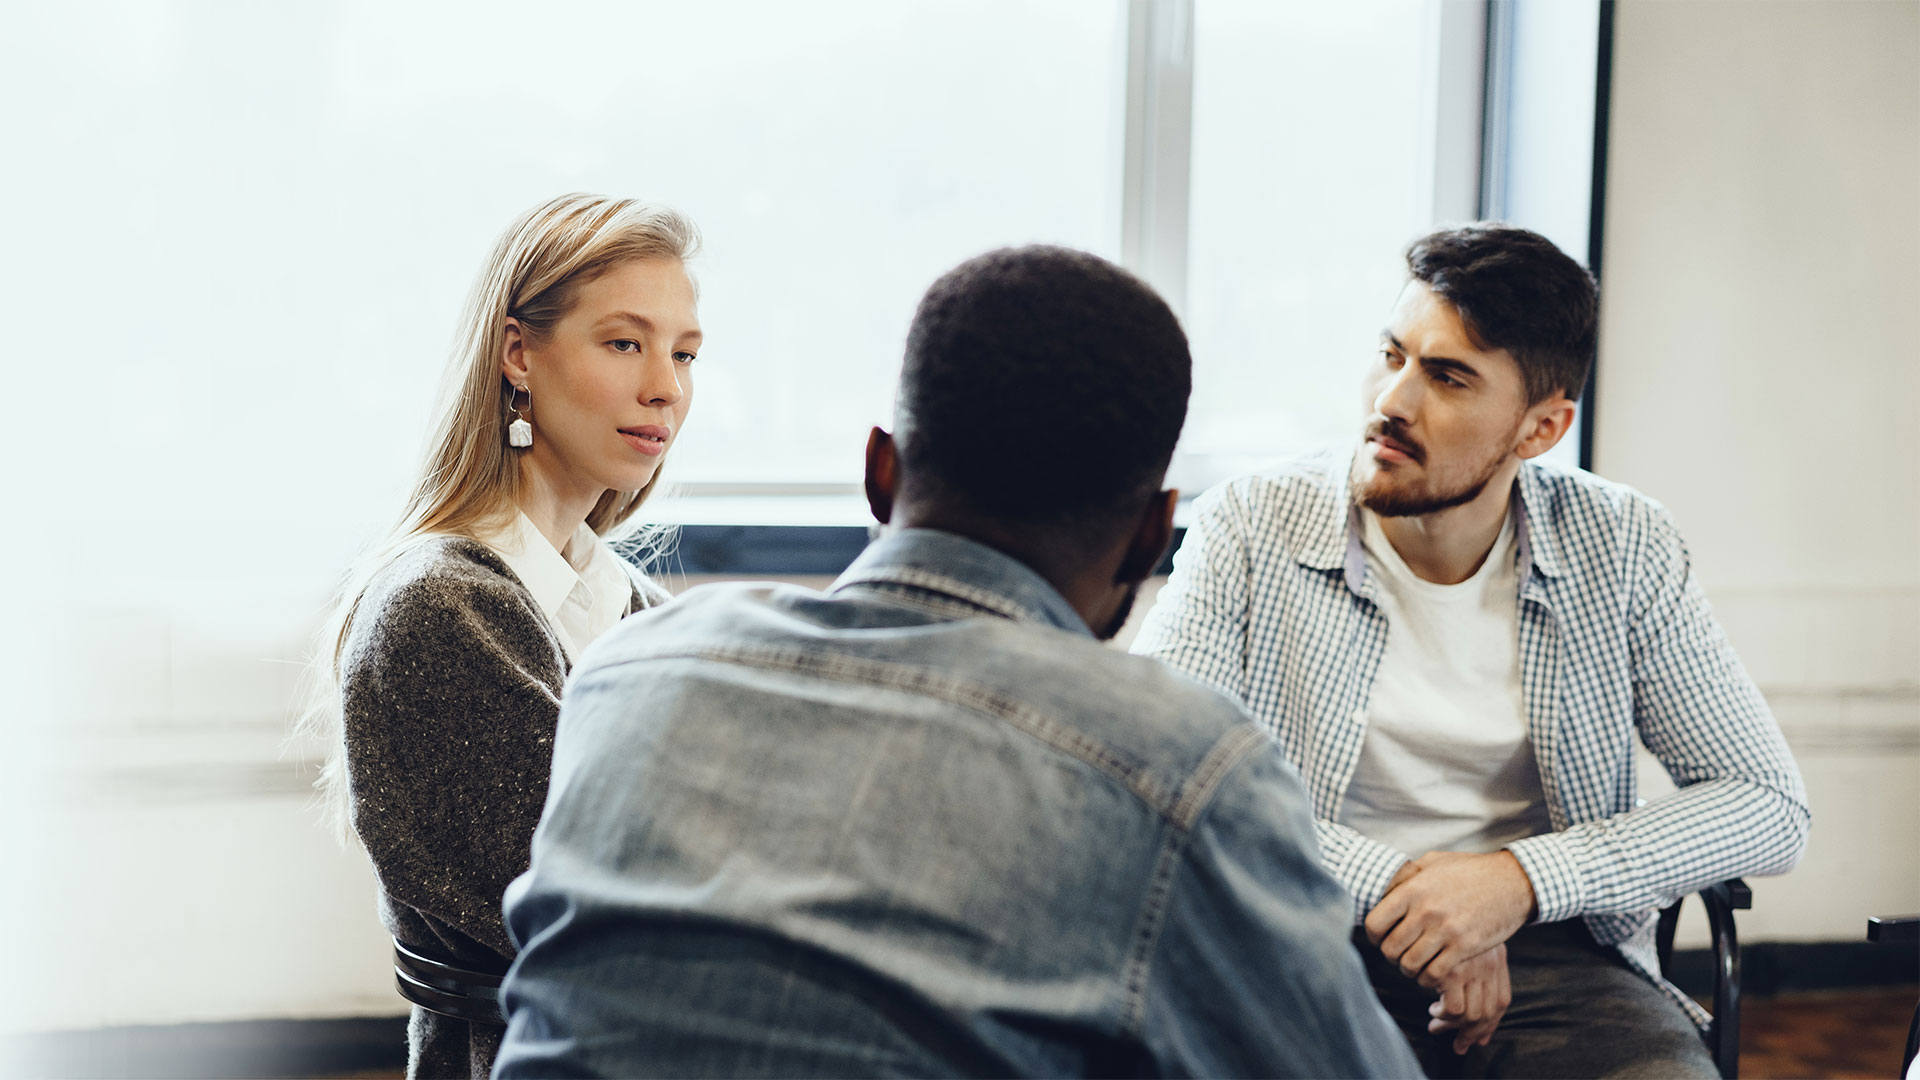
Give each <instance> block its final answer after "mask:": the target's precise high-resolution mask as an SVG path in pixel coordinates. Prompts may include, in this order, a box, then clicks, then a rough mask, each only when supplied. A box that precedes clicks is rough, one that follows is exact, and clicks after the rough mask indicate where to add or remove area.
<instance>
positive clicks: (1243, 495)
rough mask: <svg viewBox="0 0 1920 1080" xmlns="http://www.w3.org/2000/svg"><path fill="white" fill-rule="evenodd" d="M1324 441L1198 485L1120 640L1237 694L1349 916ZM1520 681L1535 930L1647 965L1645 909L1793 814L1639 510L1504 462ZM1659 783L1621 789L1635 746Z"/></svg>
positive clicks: (1583, 485)
mask: <svg viewBox="0 0 1920 1080" xmlns="http://www.w3.org/2000/svg"><path fill="white" fill-rule="evenodd" d="M1350 463H1351V457H1350V456H1349V455H1348V454H1346V453H1338V454H1335V453H1326V454H1321V455H1316V456H1314V457H1310V458H1305V459H1302V460H1300V461H1298V462H1295V463H1292V464H1290V465H1287V466H1283V467H1281V468H1279V469H1277V470H1274V471H1271V472H1265V473H1259V474H1255V475H1252V476H1246V477H1242V478H1240V479H1238V480H1234V481H1230V482H1228V483H1226V484H1223V485H1221V486H1219V487H1217V488H1215V489H1213V490H1211V491H1209V492H1207V493H1206V494H1205V495H1202V496H1201V497H1200V499H1199V500H1198V501H1197V502H1196V504H1195V507H1194V510H1195V517H1194V521H1193V523H1192V525H1191V526H1190V527H1189V528H1188V530H1187V535H1186V540H1185V542H1184V543H1183V544H1182V545H1181V548H1180V551H1179V553H1178V554H1177V555H1176V556H1175V559H1174V570H1173V576H1172V578H1171V579H1169V581H1168V582H1167V585H1166V587H1165V588H1164V589H1162V590H1161V593H1160V598H1159V602H1158V603H1157V605H1156V606H1155V607H1154V609H1153V611H1152V612H1151V613H1150V614H1149V615H1148V617H1147V621H1146V624H1145V626H1144V628H1143V629H1142V631H1141V634H1140V637H1139V638H1138V640H1137V641H1136V643H1135V645H1134V651H1135V652H1137V653H1140V654H1142V655H1145V656H1152V657H1156V658H1158V659H1160V660H1163V661H1165V662H1167V663H1169V664H1172V665H1173V666H1175V667H1177V668H1180V669H1181V670H1183V671H1186V672H1187V673H1189V674H1191V675H1193V676H1194V677H1196V678H1198V679H1200V680H1201V681H1203V682H1205V683H1207V684H1209V685H1211V686H1213V687H1215V688H1216V689H1218V690H1220V691H1221V692H1222V693H1225V694H1226V695H1227V696H1228V697H1231V698H1233V699H1234V700H1236V701H1239V702H1241V703H1242V704H1244V705H1245V706H1246V708H1247V710H1248V711H1249V712H1251V713H1252V714H1253V715H1254V716H1255V717H1256V718H1258V719H1259V720H1260V721H1261V722H1262V723H1263V724H1265V725H1266V726H1267V728H1268V729H1269V730H1270V731H1271V732H1272V733H1273V734H1274V735H1275V736H1276V737H1277V738H1278V739H1279V741H1280V743H1281V745H1282V747H1283V748H1284V750H1285V752H1286V754H1287V756H1288V757H1289V758H1290V759H1291V760H1292V761H1293V763H1294V765H1295V766H1296V767H1298V768H1299V770H1300V772H1301V774H1302V776H1303V777H1304V779H1305V780H1306V783H1307V787H1308V790H1309V792H1310V793H1311V795H1312V799H1313V805H1314V813H1315V816H1316V817H1317V818H1318V822H1317V824H1318V832H1319V841H1320V847H1321V859H1322V861H1323V862H1324V864H1325V865H1326V866H1327V868H1328V870H1329V871H1331V872H1332V874H1333V875H1334V877H1335V878H1337V879H1339V880H1340V881H1341V882H1342V883H1343V884H1344V885H1345V886H1346V887H1347V890H1348V891H1349V892H1351V893H1352V894H1353V896H1354V900H1355V906H1354V918H1355V921H1356V922H1358V921H1359V920H1360V919H1362V918H1364V916H1365V914H1366V912H1368V911H1369V910H1371V909H1372V907H1373V905H1374V904H1376V903H1378V902H1379V900H1380V898H1381V896H1382V894H1384V893H1385V891H1386V887H1387V882H1388V881H1389V880H1390V879H1391V878H1392V877H1393V874H1394V872H1395V871H1396V870H1397V869H1398V868H1399V866H1400V864H1401V863H1402V862H1404V861H1406V860H1407V859H1409V858H1412V857H1417V856H1419V855H1421V854H1424V853H1423V852H1417V851H1416V852H1401V851H1395V850H1393V849H1392V848H1390V847H1388V846H1387V845H1385V844H1382V843H1379V842H1377V841H1375V840H1372V839H1369V838H1368V837H1366V836H1363V835H1361V834H1360V833H1359V832H1357V831H1355V830H1354V829H1352V828H1350V827H1348V826H1345V825H1342V824H1340V823H1339V822H1338V820H1337V818H1338V817H1339V813H1340V806H1341V801H1342V799H1344V798H1345V796H1346V792H1347V785H1348V784H1349V783H1350V782H1351V781H1352V779H1353V773H1354V768H1355V766H1356V765H1357V764H1358V763H1359V760H1360V746H1361V742H1362V740H1363V739H1364V737H1365V735H1366V709H1367V699H1368V694H1369V692H1370V691H1371V689H1372V686H1373V679H1374V674H1375V673H1376V672H1377V671H1378V670H1379V666H1380V658H1381V655H1382V653H1383V652H1384V651H1385V648H1386V642H1387V633H1388V626H1387V622H1386V618H1385V617H1384V616H1383V615H1382V614H1381V612H1380V609H1379V608H1378V607H1377V606H1376V605H1375V603H1374V583H1373V582H1372V581H1371V580H1370V579H1369V577H1368V574H1367V563H1366V556H1365V553H1364V551H1363V550H1362V548H1361V544H1360V524H1359V519H1358V514H1357V512H1356V511H1355V510H1354V509H1353V507H1352V504H1351V500H1350V499H1349V496H1348V486H1347V485H1348V480H1347V474H1348V467H1349V465H1350ZM1516 488H1517V490H1518V493H1519V496H1520V497H1519V499H1518V500H1517V501H1516V502H1515V504H1514V514H1515V525H1516V534H1517V537H1518V541H1517V543H1516V545H1515V549H1516V550H1515V553H1514V557H1515V560H1516V565H1517V567H1518V570H1519V576H1520V581H1521V587H1520V600H1519V604H1520V612H1519V626H1520V642H1519V645H1520V673H1521V682H1522V685H1523V689H1524V696H1525V699H1526V709H1527V726H1528V736H1529V738H1530V740H1531V742H1532V744H1533V749H1534V754H1535V757H1536V758H1537V760H1538V762H1539V765H1540V779H1541V784H1542V787H1543V788H1544V790H1545V792H1546V798H1547V809H1548V812H1549V814H1550V816H1551V818H1552V821H1553V828H1554V831H1552V832H1549V833H1544V834H1541V835H1539V836H1532V837H1528V838H1526V839H1523V840H1518V841H1515V842H1514V843H1512V844H1509V845H1508V847H1507V849H1508V850H1510V851H1511V852H1513V854H1514V857H1515V858H1516V859H1518V860H1519V862H1520V865H1521V867H1522V868H1524V869H1525V870H1526V873H1527V876H1528V878H1529V879H1530V880H1531V881H1532V884H1533V890H1534V896H1535V900H1536V902H1537V904H1538V906H1539V916H1538V918H1539V921H1541V922H1552V921H1556V920H1560V919H1568V918H1572V917H1575V916H1582V917H1584V918H1585V920H1586V924H1587V927H1588V929H1589V930H1591V931H1592V933H1593V935H1594V937H1595V939H1596V940H1598V941H1600V942H1601V943H1602V944H1607V945H1613V946H1617V947H1618V948H1619V949H1620V951H1621V953H1622V954H1623V955H1624V956H1625V958H1626V959H1627V961H1628V962H1629V963H1630V964H1632V965H1633V966H1634V967H1635V968H1637V969H1638V970H1640V971H1641V972H1642V973H1643V974H1645V975H1646V976H1647V977H1648V978H1651V979H1653V980H1654V981H1655V982H1656V983H1659V984H1660V985H1662V986H1663V987H1666V989H1667V990H1668V992H1669V993H1670V994H1671V995H1672V996H1673V997H1674V998H1675V999H1676V1000H1678V1001H1680V1002H1681V1003H1682V1004H1683V1005H1684V1007H1686V1008H1687V1009H1688V1011H1689V1012H1690V1013H1691V1014H1692V1015H1693V1016H1694V1017H1695V1019H1696V1020H1704V1018H1705V1014H1704V1013H1703V1012H1701V1010H1700V1009H1699V1007H1698V1006H1697V1005H1695V1004H1694V1003H1693V1002H1692V1001H1690V1000H1688V999H1686V998H1685V997H1684V996H1683V995H1681V994H1680V993H1679V992H1678V991H1677V990H1674V989H1673V988H1672V987H1671V986H1669V985H1668V984H1666V983H1665V982H1664V981H1662V980H1661V979H1660V978H1659V975H1658V972H1657V969H1656V961H1655V957H1654V949H1653V928H1654V916H1655V913H1656V912H1657V910H1658V909H1659V908H1660V907H1663V906H1665V905H1666V904H1668V903H1671V902H1672V901H1674V900H1675V899H1677V898H1679V897H1682V896H1685V895H1686V894H1687V893H1690V892H1694V891H1697V890H1699V889H1700V888H1702V887H1704V886H1706V885H1709V884H1711V883H1713V882H1716V881H1720V880H1723V879H1726V878H1730V877H1736V876H1739V875H1743V874H1777V873H1782V872H1784V871H1786V870H1788V869H1791V868H1792V867H1793V865H1794V864H1795V863H1797V862H1798V861H1799V859H1800V853H1801V851H1802V850H1803V848H1804V847H1805V845H1806V837H1807V826H1808V821H1809V813H1808V810H1807V798H1806V790H1805V788H1804V787H1803V785H1802V784H1801V780H1800V773H1799V769H1798V767H1797V766H1796V765H1795V764H1794V761H1793V756H1792V754H1791V753H1790V752H1789V751H1788V750H1787V746H1786V743H1785V741H1784V740H1783V739H1782V738H1781V736H1780V729H1779V727H1778V726H1777V725H1776V724H1775V723H1774V720H1773V715H1772V713H1771V712H1770V711H1769V710H1768V708H1767V704H1766V702H1765V700H1764V699H1762V698H1761V696H1760V692H1759V690H1758V689H1756V688H1755V686H1754V685H1753V680H1752V679H1751V678H1749V677H1748V675H1747V673H1746V670H1745V669H1744V668H1743V667H1742V666H1741V664H1740V660H1739V658H1738V657H1737V656H1735V655H1734V652H1733V648H1732V646H1731V645H1729V644H1728V642H1727V639H1726V635H1725V634H1724V633H1723V632H1722V631H1721V629H1720V626H1719V624H1718V623H1716V622H1715V621H1714V618H1713V615H1712V612H1711V611H1710V610H1709V609H1708V606H1707V600H1706V596H1705V595H1704V594H1703V593H1702V591H1701V589H1700V585H1699V583H1698V582H1697V581H1696V580H1695V579H1694V577H1693V574H1692V571H1691V569H1690V567H1689V563H1688V557H1687V550H1686V546H1685V544H1684V543H1683V542H1682V541H1681V539H1680V534H1679V532H1678V530H1676V529H1675V528H1674V525H1673V521H1672V519H1671V518H1670V517H1669V516H1668V515H1667V512H1666V511H1665V510H1664V509H1662V508H1661V507H1660V506H1659V504H1657V503H1655V502H1653V501H1652V500H1650V499H1648V498H1646V497H1645V496H1643V495H1641V494H1639V493H1638V492H1636V491H1633V490H1632V489H1630V488H1628V487H1625V486H1623V485H1620V484H1614V483H1609V482H1607V481H1604V480H1601V479H1599V478H1598V477H1595V476H1592V475H1591V474H1588V473H1584V472H1577V471H1567V470H1562V469H1557V468H1553V467H1550V466H1545V465H1541V464H1539V463H1536V462H1528V463H1526V464H1525V465H1524V466H1523V467H1522V469H1521V472H1520V477H1519V480H1518V481H1517V483H1516ZM1635 736H1638V737H1639V739H1640V741H1641V742H1643V743H1644V744H1645V745H1646V746H1647V748H1648V749H1649V750H1650V751H1652V753H1653V754H1654V756H1655V757H1657V758H1658V759H1659V760H1660V762H1661V764H1662V765H1664V766H1665V767H1666V769H1667V772H1668V773H1669V774H1670V775H1672V776H1673V778H1674V781H1675V782H1676V783H1677V784H1678V785H1679V786H1680V790H1679V791H1677V792H1675V793H1673V794H1671V795H1667V796H1665V797H1662V798H1659V799H1655V800H1652V801H1651V802H1644V803H1643V802H1642V801H1641V800H1640V799H1639V798H1638V795H1637V792H1636V785H1635V777H1634V764H1633V739H1634V737H1635Z"/></svg>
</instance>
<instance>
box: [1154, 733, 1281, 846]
mask: <svg viewBox="0 0 1920 1080" xmlns="http://www.w3.org/2000/svg"><path fill="white" fill-rule="evenodd" d="M1267 739H1268V735H1267V733H1266V732H1265V731H1262V730H1261V729H1260V728H1258V727H1256V726H1254V725H1253V724H1248V723H1241V724H1238V725H1235V726H1234V728H1233V729H1232V730H1231V731H1229V732H1227V733H1226V734H1225V735H1222V736H1221V737H1220V739H1219V740H1218V741H1217V742H1215V743H1214V744H1213V749H1211V750H1209V751H1207V756H1206V757H1204V758H1202V759H1201V760H1200V764H1199V765H1197V766H1195V768H1194V770H1193V775H1192V776H1191V777H1189V778H1188V780H1187V782H1186V783H1185V784H1182V785H1181V786H1180V801H1179V802H1177V803H1175V804H1174V808H1173V813H1172V814H1171V815H1170V816H1171V817H1172V818H1173V820H1174V822H1175V823H1176V824H1178V825H1179V826H1180V827H1181V828H1182V829H1190V828H1192V827H1193V823H1194V821H1195V820H1196V819H1197V818H1199V816H1200V811H1201V810H1202V809H1204V808H1205V807H1206V804H1207V801H1208V800H1209V799H1211V798H1213V793H1214V791H1215V790H1216V789H1218V788H1219V786H1220V781H1222V780H1223V779H1225V778H1226V775H1227V774H1228V773H1230V772H1232V771H1233V767H1234V766H1235V765H1238V764H1239V763H1240V759H1241V758H1243V757H1245V756H1246V754H1247V752H1248V751H1249V750H1251V749H1252V748H1254V747H1255V746H1258V745H1261V744H1263V743H1265V742H1266V741H1267Z"/></svg>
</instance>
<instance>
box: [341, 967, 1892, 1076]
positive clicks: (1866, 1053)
mask: <svg viewBox="0 0 1920 1080" xmlns="http://www.w3.org/2000/svg"><path fill="white" fill-rule="evenodd" d="M1917 1001H1920V991H1916V990H1915V989H1912V988H1903V989H1896V990H1825V991H1819V992H1815V993H1800V994H1781V995H1779V996H1778V997H1749V998H1747V999H1746V1001H1744V1002H1743V1003H1742V1006H1741V1021H1740V1028H1741V1030H1740V1042H1741V1047H1740V1075H1741V1077H1742V1078H1743V1080H1806V1078H1810V1077H1820V1078H1828V1080H1852V1078H1855V1077H1881V1078H1887V1077H1896V1076H1897V1075H1898V1072H1899V1068H1900V1054H1901V1052H1902V1051H1903V1050H1904V1049H1905V1047H1906V1044H1907V1024H1908V1023H1910V1022H1911V1021H1912V1019H1913V1008H1914V1005H1915V1004H1916V1002H1917ZM403 1075H404V1073H402V1072H400V1071H390V1072H362V1073H347V1074H340V1075H339V1076H338V1077H336V1078H331V1080H343V1078H344V1077H352V1078H353V1080H386V1078H388V1077H395V1078H398V1077H401V1076H403Z"/></svg>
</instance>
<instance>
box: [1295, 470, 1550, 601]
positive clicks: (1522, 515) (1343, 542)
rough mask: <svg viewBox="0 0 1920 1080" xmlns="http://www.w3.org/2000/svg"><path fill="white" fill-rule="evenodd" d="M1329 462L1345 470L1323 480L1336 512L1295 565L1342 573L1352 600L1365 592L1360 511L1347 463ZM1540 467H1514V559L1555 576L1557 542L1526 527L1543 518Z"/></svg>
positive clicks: (1305, 546)
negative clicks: (1332, 494)
mask: <svg viewBox="0 0 1920 1080" xmlns="http://www.w3.org/2000/svg"><path fill="white" fill-rule="evenodd" d="M1334 460H1335V461H1336V462H1341V463H1344V464H1345V466H1346V467H1345V468H1341V467H1340V465H1339V464H1336V465H1335V466H1334V469H1335V470H1336V475H1334V476H1332V477H1330V478H1329V479H1331V480H1332V482H1333V488H1334V491H1335V497H1336V500H1337V501H1336V502H1335V503H1334V506H1335V508H1336V512H1335V513H1333V514H1328V515H1326V516H1325V517H1324V518H1321V519H1320V522H1319V527H1318V528H1316V529H1315V530H1314V532H1313V534H1312V535H1310V536H1308V537H1306V542H1305V543H1303V544H1301V545H1300V547H1299V549H1298V550H1299V556H1298V561H1299V562H1300V564H1301V565H1302V566H1311V567H1315V568H1317V569H1320V570H1341V571H1343V572H1344V574H1345V576H1346V579H1347V588H1349V589H1351V590H1352V591H1353V593H1354V595H1356V596H1364V595H1366V594H1365V593H1364V592H1363V591H1362V588H1363V586H1364V583H1365V581H1366V577H1367V553H1366V549H1365V548H1363V547H1362V546H1361V541H1360V537H1361V533H1362V529H1361V523H1360V508H1359V507H1358V506H1356V505H1354V502H1353V489H1352V482H1353V481H1352V477H1353V468H1352V463H1353V459H1352V458H1351V457H1349V458H1345V459H1341V458H1335V459H1334ZM1540 468H1541V467H1540V466H1539V465H1537V464H1535V463H1533V462H1531V461H1523V462H1521V463H1520V475H1519V478H1518V479H1516V480H1515V481H1514V487H1516V488H1518V489H1519V494H1520V497H1519V498H1518V499H1516V500H1514V501H1513V503H1512V507H1513V533H1514V548H1515V558H1516V559H1517V560H1518V563H1519V565H1521V566H1524V567H1530V568H1531V569H1534V570H1538V571H1539V572H1540V573H1542V574H1544V575H1546V576H1547V577H1550V578H1557V577H1560V576H1561V575H1562V574H1563V573H1564V570H1563V569H1562V560H1561V557H1560V550H1559V544H1558V542H1557V539H1556V538H1555V537H1554V535H1553V534H1552V532H1551V531H1549V530H1547V529H1539V530H1535V529H1531V528H1529V527H1528V526H1529V524H1530V523H1531V522H1535V521H1540V522H1544V521H1546V520H1548V518H1547V516H1546V501H1547V493H1546V491H1545V489H1544V484H1543V482H1542V481H1541V479H1540V475H1539V473H1540ZM1342 508H1344V509H1345V511H1346V512H1345V513H1344V514H1341V513H1339V512H1338V510H1339V509H1342Z"/></svg>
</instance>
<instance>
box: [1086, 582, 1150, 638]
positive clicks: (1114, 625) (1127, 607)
mask: <svg viewBox="0 0 1920 1080" xmlns="http://www.w3.org/2000/svg"><path fill="white" fill-rule="evenodd" d="M1138 599H1140V586H1139V585H1137V584H1136V585H1129V586H1127V595H1126V596H1125V597H1124V598H1123V599H1122V600H1121V601H1120V607H1119V608H1118V609H1117V610H1115V611H1114V613H1113V618H1111V619H1109V620H1107V625H1106V626H1105V627H1104V628H1102V629H1100V630H1096V631H1094V634H1093V636H1094V637H1095V638H1097V639H1099V640H1101V641H1112V640H1113V639H1114V637H1115V636H1116V635H1118V634H1119V633H1120V631H1121V630H1122V629H1124V628H1125V627H1126V625H1127V616H1128V615H1131V614H1133V602H1134V601H1135V600H1138Z"/></svg>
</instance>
